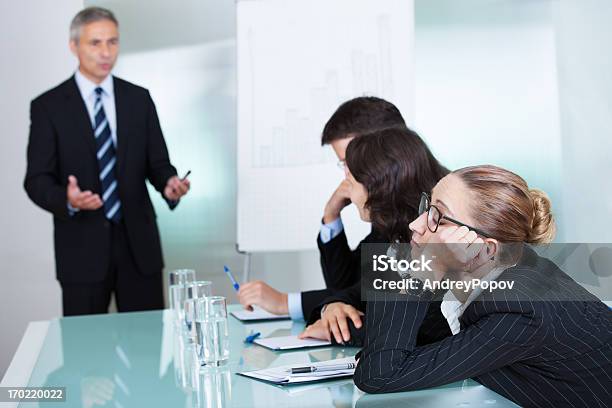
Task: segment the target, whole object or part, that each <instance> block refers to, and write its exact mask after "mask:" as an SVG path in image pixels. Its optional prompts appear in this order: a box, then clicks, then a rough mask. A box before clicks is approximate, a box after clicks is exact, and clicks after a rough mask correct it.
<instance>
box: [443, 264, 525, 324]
mask: <svg viewBox="0 0 612 408" xmlns="http://www.w3.org/2000/svg"><path fill="white" fill-rule="evenodd" d="M513 266H514V265H513ZM506 269H508V267H496V268H493V269H492V270H491V271H490V272H489V273H487V274H486V275H485V276H484V277H482V278H481V279H480V281H481V282H484V281H489V282H490V281H494V280H496V279H497V278H499V275H501V274H502V272H504V271H505V270H506ZM481 293H482V288H481V287H480V286H479V287H476V288H474V289H473V290H472V292H471V293H470V295H469V296H468V298H467V300H466V301H465V303H461V302H460V301H458V300H457V298H456V297H455V295H454V293H453V291H452V290H448V291H447V292H446V293H445V294H444V298H443V299H442V304H443V305H444V307H443V306H442V305H440V307H441V309H442V314H444V316H445V317H446V314H445V313H446V312H447V311H449V310H452V309H454V310H456V313H457V317H460V316H461V315H463V312H464V311H465V309H467V307H468V306H469V305H470V303H472V302H473V301H474V300H475V299H476V298H477V297H478V296H480V294H481Z"/></svg>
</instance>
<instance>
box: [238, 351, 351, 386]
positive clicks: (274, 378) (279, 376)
mask: <svg viewBox="0 0 612 408" xmlns="http://www.w3.org/2000/svg"><path fill="white" fill-rule="evenodd" d="M354 362H355V357H345V358H339V359H336V360H327V361H320V362H318V363H312V364H310V365H313V366H317V367H321V366H325V365H336V364H347V363H354ZM303 365H304V364H303V363H302V364H300V363H296V364H291V365H283V366H279V367H273V368H266V369H263V370H256V371H245V372H242V373H238V374H239V375H242V376H245V377H251V378H256V379H258V380H263V381H267V382H271V383H274V384H282V385H285V384H303V383H308V382H313V381H322V380H330V379H333V378H342V377H350V376H352V375H353V374H354V373H355V369H354V368H352V369H346V370H333V371H320V372H315V373H308V374H291V373H290V370H291V368H292V367H298V366H303Z"/></svg>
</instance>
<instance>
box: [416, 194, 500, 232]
mask: <svg viewBox="0 0 612 408" xmlns="http://www.w3.org/2000/svg"><path fill="white" fill-rule="evenodd" d="M424 212H427V228H428V229H429V230H430V231H431V232H436V231H438V227H439V226H440V221H442V220H443V219H445V220H447V221H450V222H452V223H453V224H456V225H459V226H460V227H467V228H469V229H470V230H472V231H474V232H475V233H477V234H478V235H482V236H483V237H485V238H491V236H490V235H489V234H487V233H486V232H484V231H482V230H480V229H478V228H474V227H472V226H469V225H467V224H464V223H462V222H461V221H457V220H455V219H452V218H451V217H447V216H446V215H444V214H442V211H440V209H439V208H438V207H436V206H435V205H433V204H431V200H430V199H429V195H428V194H427V193H421V202H420V203H419V216H421V215H422V214H423V213H424Z"/></svg>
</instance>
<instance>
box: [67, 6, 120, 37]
mask: <svg viewBox="0 0 612 408" xmlns="http://www.w3.org/2000/svg"><path fill="white" fill-rule="evenodd" d="M101 20H109V21H112V22H113V23H115V25H116V26H117V27H119V22H118V21H117V19H116V18H115V15H114V14H113V12H112V11H110V10H108V9H105V8H102V7H87V8H85V9H83V10H81V11H79V12H78V13H77V15H76V16H74V18H73V19H72V22H71V23H70V40H71V41H74V42H76V43H78V42H79V37H80V36H81V28H82V27H83V26H84V25H86V24H89V23H93V22H96V21H101Z"/></svg>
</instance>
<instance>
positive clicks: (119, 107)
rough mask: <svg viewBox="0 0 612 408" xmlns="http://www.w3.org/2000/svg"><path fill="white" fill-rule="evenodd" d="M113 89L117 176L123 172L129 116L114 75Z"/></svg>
mask: <svg viewBox="0 0 612 408" xmlns="http://www.w3.org/2000/svg"><path fill="white" fill-rule="evenodd" d="M113 89H114V92H115V110H116V114H117V176H119V175H120V174H123V169H124V167H125V158H126V154H127V147H128V146H127V142H128V140H127V139H128V137H127V129H128V126H127V124H128V122H127V121H128V118H129V106H128V102H127V101H126V97H127V96H126V94H125V89H124V87H123V84H121V83H120V82H119V81H118V80H117V78H116V77H114V78H113Z"/></svg>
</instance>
